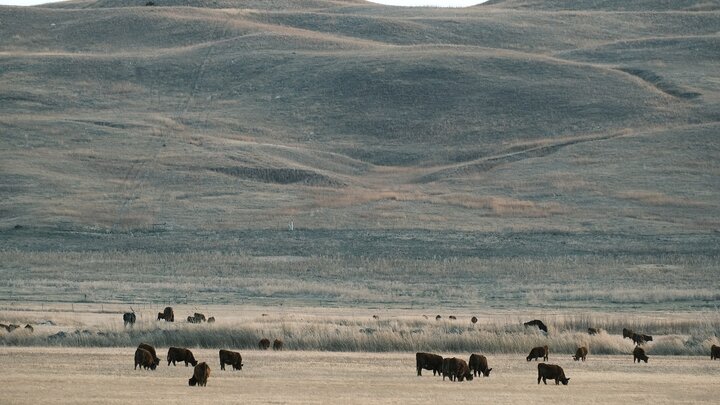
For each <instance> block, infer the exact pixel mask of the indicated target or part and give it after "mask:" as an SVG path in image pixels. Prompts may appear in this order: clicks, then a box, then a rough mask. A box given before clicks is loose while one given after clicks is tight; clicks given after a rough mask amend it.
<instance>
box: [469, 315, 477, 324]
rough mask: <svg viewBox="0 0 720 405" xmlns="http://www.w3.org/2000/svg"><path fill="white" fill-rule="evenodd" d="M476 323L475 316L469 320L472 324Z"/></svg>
mask: <svg viewBox="0 0 720 405" xmlns="http://www.w3.org/2000/svg"><path fill="white" fill-rule="evenodd" d="M477 321H478V319H477V316H473V317H472V318H470V322H472V323H477Z"/></svg>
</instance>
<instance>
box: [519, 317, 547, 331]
mask: <svg viewBox="0 0 720 405" xmlns="http://www.w3.org/2000/svg"><path fill="white" fill-rule="evenodd" d="M523 325H525V326H526V327H527V326H537V328H538V329H540V330H541V331H543V332H545V333H547V331H548V329H547V326H545V324H544V323H543V321H541V320H539V319H533V320H532V321H528V322H525V323H524V324H523Z"/></svg>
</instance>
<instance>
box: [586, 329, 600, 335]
mask: <svg viewBox="0 0 720 405" xmlns="http://www.w3.org/2000/svg"><path fill="white" fill-rule="evenodd" d="M598 333H600V331H599V330H597V329H595V328H588V335H590V336H592V335H597V334H598Z"/></svg>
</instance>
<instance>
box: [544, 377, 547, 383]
mask: <svg viewBox="0 0 720 405" xmlns="http://www.w3.org/2000/svg"><path fill="white" fill-rule="evenodd" d="M543 383H544V384H545V385H547V378H546V377H545V376H543Z"/></svg>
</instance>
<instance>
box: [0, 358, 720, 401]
mask: <svg viewBox="0 0 720 405" xmlns="http://www.w3.org/2000/svg"><path fill="white" fill-rule="evenodd" d="M134 350H135V348H134V347H122V348H58V347H0V363H2V364H3V368H4V375H5V376H4V377H3V379H4V388H3V403H7V404H16V403H17V404H19V403H26V401H27V399H28V398H29V397H32V398H33V399H34V401H35V402H38V403H57V404H64V403H72V404H80V403H99V402H102V403H108V404H113V403H130V402H136V401H141V402H150V403H180V402H182V403H188V402H190V403H197V402H210V401H212V402H213V403H238V402H242V403H306V404H307V403H327V402H330V401H332V402H335V403H358V404H360V403H384V404H404V403H439V402H443V403H448V402H449V403H465V402H467V401H468V400H469V399H471V398H474V399H476V400H477V401H482V402H485V403H495V404H517V403H531V402H532V403H547V402H551V403H555V404H559V403H563V404H600V403H621V402H626V401H628V400H630V401H633V402H635V401H641V402H642V403H653V404H683V403H701V402H712V401H714V400H715V398H716V392H715V386H716V383H717V380H718V377H720V363H718V362H713V361H711V360H710V359H709V356H672V357H670V356H655V357H651V359H650V363H648V364H644V363H643V364H640V365H638V364H635V365H633V363H632V359H631V357H629V356H592V355H591V356H590V357H589V358H588V361H587V362H585V363H580V362H573V361H572V360H571V358H570V355H569V354H567V355H565V354H563V355H556V356H552V355H551V357H550V363H555V364H560V365H561V366H562V367H563V368H564V369H565V372H566V375H567V376H568V377H569V378H570V384H569V385H568V386H562V385H561V386H555V385H554V384H552V383H549V384H548V385H547V386H545V385H543V384H541V385H538V384H537V363H536V362H531V363H528V362H526V361H525V359H524V356H518V355H509V354H499V355H492V356H488V358H489V362H490V365H491V366H492V367H493V372H492V374H491V375H490V377H489V378H484V379H480V378H475V379H474V380H473V381H469V382H462V383H458V382H449V381H448V380H446V381H444V382H443V381H442V378H441V377H433V376H432V372H430V373H429V375H428V372H427V371H426V372H425V373H423V376H422V377H417V376H416V373H415V364H414V363H415V358H414V357H415V356H414V353H405V352H403V353H400V352H391V353H349V352H318V351H283V352H272V351H269V352H261V351H258V350H245V351H242V355H243V360H244V363H245V366H244V367H243V370H242V371H231V370H226V371H220V367H219V365H218V360H217V356H218V353H217V350H216V349H193V350H194V353H195V357H196V358H197V359H198V360H199V361H207V362H208V364H209V365H210V367H211V369H212V372H211V375H210V378H209V380H208V385H207V387H204V388H203V387H189V386H188V384H187V379H188V378H189V377H190V375H191V373H192V368H191V367H188V368H186V367H184V366H177V367H173V366H170V367H168V366H167V365H166V363H161V364H160V366H159V367H158V369H157V370H155V371H144V370H143V371H140V370H133V367H132V355H133V352H134ZM166 351H167V348H158V356H159V357H161V359H162V358H163V357H164V355H165V353H164V352H166ZM444 354H445V355H446V356H450V355H455V356H457V357H463V358H465V357H467V355H468V354H466V353H444Z"/></svg>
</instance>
